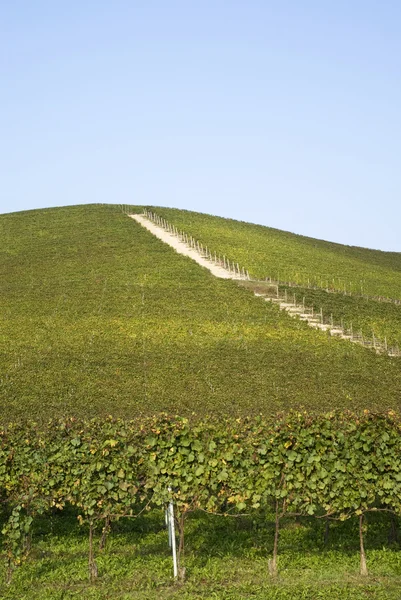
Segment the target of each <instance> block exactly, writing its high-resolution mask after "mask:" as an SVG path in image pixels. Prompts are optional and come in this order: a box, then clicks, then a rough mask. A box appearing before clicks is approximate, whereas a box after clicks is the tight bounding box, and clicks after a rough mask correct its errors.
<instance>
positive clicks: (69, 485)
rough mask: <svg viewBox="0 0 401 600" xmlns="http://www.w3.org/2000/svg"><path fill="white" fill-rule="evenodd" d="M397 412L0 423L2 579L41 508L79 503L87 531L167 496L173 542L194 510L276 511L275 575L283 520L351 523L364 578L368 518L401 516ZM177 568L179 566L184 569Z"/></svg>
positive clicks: (22, 550) (18, 558)
mask: <svg viewBox="0 0 401 600" xmlns="http://www.w3.org/2000/svg"><path fill="white" fill-rule="evenodd" d="M400 434H401V418H400V415H398V414H396V413H394V412H388V413H383V414H372V413H369V412H368V411H365V412H364V413H362V414H353V413H349V412H333V413H329V414H319V415H309V414H307V413H302V412H292V413H289V414H287V415H276V416H275V417H274V419H273V418H272V419H264V418H262V417H254V418H246V419H230V418H221V419H219V420H218V421H217V420H216V419H214V420H212V419H208V418H202V419H199V418H197V417H195V416H194V417H193V418H192V419H187V418H179V417H170V416H168V415H157V416H154V417H151V418H146V419H144V418H137V419H134V420H131V421H124V420H116V419H113V418H111V417H110V418H107V419H105V420H104V419H103V420H102V419H93V420H90V421H81V420H77V419H75V418H69V419H64V420H53V421H50V422H49V423H47V424H46V425H40V426H39V425H37V424H35V423H32V422H29V423H25V424H22V423H19V424H10V425H7V426H5V427H3V428H2V429H1V431H0V498H1V500H2V503H3V507H4V510H5V512H6V520H5V523H4V527H3V530H2V534H3V543H4V548H5V556H6V560H7V577H8V580H10V579H11V576H12V573H13V571H14V569H15V568H16V567H17V566H18V565H20V564H21V563H22V562H23V561H24V560H25V559H26V558H27V556H28V554H29V550H30V546H31V542H30V532H31V527H32V523H33V521H34V519H35V517H37V516H38V515H41V514H44V513H46V512H50V511H63V509H64V508H65V507H66V505H73V506H75V507H76V509H77V510H78V514H79V520H80V522H81V523H82V524H86V525H87V526H88V529H89V575H90V578H91V579H94V578H95V577H96V575H97V566H96V560H95V556H94V547H93V533H94V531H95V529H96V528H100V527H101V528H102V530H103V536H102V537H103V538H104V537H105V536H106V535H107V532H108V531H109V526H110V522H111V521H112V520H113V519H119V518H121V517H131V518H133V517H135V516H138V515H139V514H141V513H143V512H144V511H147V510H149V509H150V508H151V507H159V508H161V509H165V507H166V506H167V505H168V503H169V502H171V501H172V502H173V503H174V506H175V514H176V526H177V532H178V537H179V548H182V547H183V540H184V529H185V519H186V517H187V515H188V514H189V513H190V512H192V511H197V510H202V511H206V512H208V513H214V514H224V515H240V514H243V513H247V514H248V513H250V512H252V511H258V512H264V513H267V512H271V511H272V510H273V512H274V515H275V523H274V528H275V537H274V546H273V548H272V558H271V559H270V561H269V570H270V573H271V575H272V576H275V575H276V574H277V568H278V567H277V557H278V544H279V529H280V522H281V519H282V518H284V517H289V516H295V515H296V516H310V517H312V516H314V517H316V518H320V519H327V520H330V519H338V520H341V521H345V520H347V519H350V518H352V517H356V518H358V520H359V535H360V548H361V552H360V557H361V566H360V570H361V573H362V574H367V566H366V556H365V550H364V541H363V540H364V533H365V530H366V521H365V518H366V515H367V513H369V512H370V511H386V512H388V513H390V514H393V515H394V514H396V515H400V514H401V435H400ZM180 568H182V565H181V566H180Z"/></svg>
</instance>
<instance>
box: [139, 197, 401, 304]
mask: <svg viewBox="0 0 401 600" xmlns="http://www.w3.org/2000/svg"><path fill="white" fill-rule="evenodd" d="M149 208H150V209H151V210H154V211H155V212H156V213H157V214H158V215H160V216H162V217H164V218H165V219H167V220H168V221H170V222H171V223H173V224H174V225H176V227H178V229H182V230H184V231H185V232H186V233H188V234H190V235H192V236H194V237H196V238H198V239H199V240H201V241H203V242H204V243H206V244H207V245H208V246H209V247H210V248H211V249H212V250H217V251H219V252H221V253H222V254H225V255H226V256H227V257H228V258H230V259H233V260H235V261H238V262H239V263H240V265H242V266H244V267H245V268H247V269H249V271H250V273H251V274H252V275H253V276H254V277H257V278H261V279H264V278H265V277H266V276H271V277H274V278H275V279H280V280H282V281H293V282H295V283H298V284H300V285H304V286H307V284H308V281H309V282H310V283H311V284H312V283H313V284H316V285H318V286H319V287H326V285H327V284H328V285H329V286H330V287H331V286H333V287H335V288H336V289H339V290H343V289H344V285H345V286H346V290H347V291H353V292H355V293H360V292H361V290H362V292H363V293H364V294H369V295H372V296H387V297H389V298H395V299H401V252H382V251H380V250H369V249H367V248H358V247H356V246H344V245H342V244H335V243H332V242H326V241H323V240H316V239H313V238H308V237H305V236H301V235H296V234H293V233H288V232H285V231H280V230H278V229H272V228H270V227H264V226H262V225H252V224H251V223H243V222H241V221H234V220H233V219H223V218H220V217H214V216H211V215H205V214H201V213H195V212H192V211H191V212H190V211H186V210H177V209H173V208H159V207H149Z"/></svg>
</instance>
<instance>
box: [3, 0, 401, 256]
mask: <svg viewBox="0 0 401 600" xmlns="http://www.w3.org/2000/svg"><path fill="white" fill-rule="evenodd" d="M0 87H1V93H0V212H1V213H4V212H10V211H16V210H24V209H30V208H41V207H47V206H61V205H67V204H82V203H85V204H86V203H93V202H106V203H125V204H153V205H162V206H174V207H179V208H187V209H190V210H197V211H202V212H207V213H212V214H218V215H222V216H229V217H233V218H237V219H241V220H245V221H252V222H256V223H262V224H265V225H269V226H272V227H277V228H280V229H285V230H288V231H294V232H296V233H302V234H305V235H310V236H313V237H318V238H323V239H328V240H332V241H338V242H342V243H346V244H352V245H362V246H368V247H374V248H380V249H383V250H397V251H401V235H400V232H401V168H400V166H401V165H400V162H401V2H400V0H393V1H391V0H375V1H373V0H336V1H335V2H333V1H332V0H280V1H279V0H275V1H271V0H168V1H167V0H113V1H110V0H107V1H106V0H80V1H77V0H69V1H68V2H56V1H54V0H48V1H45V0H12V1H10V2H7V1H3V2H0Z"/></svg>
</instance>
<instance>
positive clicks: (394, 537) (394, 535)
mask: <svg viewBox="0 0 401 600" xmlns="http://www.w3.org/2000/svg"><path fill="white" fill-rule="evenodd" d="M394 542H398V529H397V519H396V516H395V515H394V514H393V513H390V529H389V532H388V543H389V544H394Z"/></svg>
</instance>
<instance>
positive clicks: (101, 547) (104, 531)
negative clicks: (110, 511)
mask: <svg viewBox="0 0 401 600" xmlns="http://www.w3.org/2000/svg"><path fill="white" fill-rule="evenodd" d="M109 533H110V517H109V516H107V517H106V518H105V520H104V527H103V529H102V537H101V538H100V542H99V550H104V548H105V547H106V539H107V536H108V534H109Z"/></svg>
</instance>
